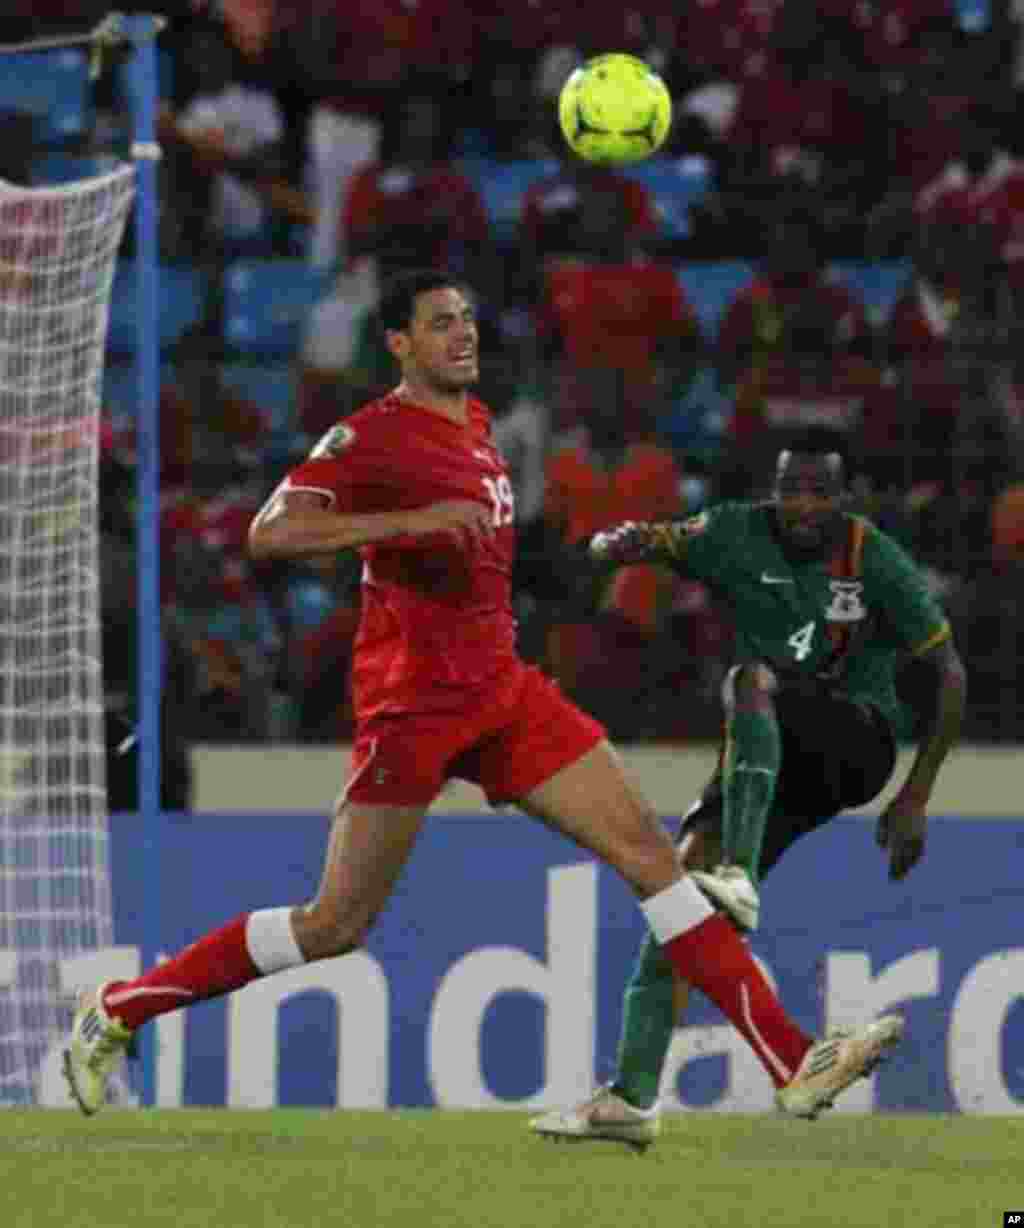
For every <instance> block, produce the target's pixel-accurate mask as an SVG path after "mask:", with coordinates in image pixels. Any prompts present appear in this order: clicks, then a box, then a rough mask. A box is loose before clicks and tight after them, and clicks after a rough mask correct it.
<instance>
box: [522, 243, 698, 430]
mask: <svg viewBox="0 0 1024 1228" xmlns="http://www.w3.org/2000/svg"><path fill="white" fill-rule="evenodd" d="M538 332H539V335H540V337H541V339H542V342H543V343H545V348H546V349H547V350H548V352H550V353H553V354H556V355H558V356H559V357H562V358H564V359H565V361H566V363H567V364H568V365H569V366H571V367H573V368H575V369H576V370H580V371H600V372H605V373H606V374H607V376H608V378H609V379H611V381H612V383H613V384H616V385H617V386H619V388H620V390H621V392H622V393H623V394H625V398H626V400H625V404H624V405H623V409H624V410H628V409H629V407H630V406H631V405H636V404H640V405H643V404H645V403H646V402H648V401H649V398H650V396H651V392H652V385H653V381H654V377H655V374H656V366H657V364H658V363H661V362H665V361H668V360H671V361H672V362H673V365H678V363H679V362H680V361H682V360H683V356H684V355H687V356H690V355H692V354H693V352H694V350H695V349H696V348H697V346H698V345H699V344H700V328H699V325H698V322H697V316H696V313H695V311H694V309H693V307H692V306H691V305H690V303H689V302H688V301H687V299H686V297H685V295H684V294H683V291H682V288H681V287H680V285H679V281H678V279H677V278H676V277H675V275H674V273H673V272H672V270H671V269H670V268H668V267H667V266H666V265H659V264H635V263H634V264H626V263H620V264H575V263H563V264H560V265H558V266H556V267H552V268H550V269H549V270H548V273H547V276H546V279H545V293H544V298H543V301H542V303H541V306H540V309H539V314H538ZM620 381H621V383H620Z"/></svg>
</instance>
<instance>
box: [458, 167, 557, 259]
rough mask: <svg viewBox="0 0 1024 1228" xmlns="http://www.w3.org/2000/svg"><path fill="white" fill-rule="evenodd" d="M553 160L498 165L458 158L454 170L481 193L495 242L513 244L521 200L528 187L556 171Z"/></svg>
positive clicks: (519, 215)
mask: <svg viewBox="0 0 1024 1228" xmlns="http://www.w3.org/2000/svg"><path fill="white" fill-rule="evenodd" d="M558 166H559V164H558V162H557V160H556V159H554V158H524V159H519V160H517V161H515V162H498V161H495V160H492V159H490V158H460V159H459V160H458V162H456V167H457V168H458V170H460V171H461V172H462V174H463V175H465V176H466V178H467V179H468V180H469V182H470V183H471V184H472V185H473V187H475V188H476V190H477V191H478V192H479V193H480V196H481V199H482V200H483V202H484V209H485V210H486V211H487V218H488V221H489V222H490V224H491V232H492V234H493V236H494V241H495V242H496V243H501V244H509V243H513V242H514V241H515V238H516V234H517V233H518V229H519V220H520V217H521V216H522V209H523V197H524V196H525V195H526V189H527V188H528V187H530V185H531V184H534V183H536V182H537V180H538V179H543V178H545V177H546V176H547V175H554V174H555V173H556V172H557V170H558Z"/></svg>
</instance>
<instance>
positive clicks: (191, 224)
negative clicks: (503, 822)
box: [0, 0, 1024, 742]
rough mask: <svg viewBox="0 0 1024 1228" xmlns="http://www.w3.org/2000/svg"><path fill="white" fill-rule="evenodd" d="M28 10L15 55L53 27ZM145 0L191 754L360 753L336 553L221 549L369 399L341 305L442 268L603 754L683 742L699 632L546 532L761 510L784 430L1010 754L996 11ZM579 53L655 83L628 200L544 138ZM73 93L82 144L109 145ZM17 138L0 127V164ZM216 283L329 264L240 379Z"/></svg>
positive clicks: (542, 589)
mask: <svg viewBox="0 0 1024 1228" xmlns="http://www.w3.org/2000/svg"><path fill="white" fill-rule="evenodd" d="M28 7H29V8H31V10H32V11H31V13H27V14H26V15H25V16H24V17H23V18H22V19H21V23H22V24H21V26H19V27H18V29H19V33H22V34H23V33H25V32H41V31H45V29H46V28H48V27H47V20H50V21H60V20H63V21H69V20H71V18H72V16H73V14H71V13H69V11H68V10H69V6H68V4H67V3H66V2H65V3H61V4H60V5H56V4H55V5H53V8H54V10H55V12H54V14H53V15H50V16H49V17H47V15H46V14H45V8H46V6H45V5H41V4H39V3H33V4H32V5H31V6H28ZM129 7H131V6H129ZM146 7H147V10H148V11H153V9H156V10H157V11H160V9H161V6H160V5H153V6H146ZM14 9H15V14H16V12H17V5H15V6H14ZM57 10H59V11H57ZM41 12H42V13H43V14H44V15H43V16H42V17H41V16H40V13H41ZM167 12H168V17H169V22H168V26H167V28H166V30H165V31H164V33H163V34H162V35H161V39H160V51H161V64H162V98H161V107H160V119H159V127H160V137H161V142H162V144H163V148H164V159H163V162H162V164H161V169H160V239H161V252H162V256H161V258H162V260H163V261H164V263H165V264H167V265H168V266H181V267H186V268H190V269H194V270H198V271H199V272H200V274H201V277H202V286H203V300H202V310H201V312H200V313H199V318H198V320H197V321H195V322H194V323H192V324H191V325H190V326H189V327H188V328H186V329H184V330H183V331H182V333H181V335H180V336H178V337H177V338H175V340H174V343H173V345H171V346H170V347H168V349H167V350H166V352H165V354H164V359H165V362H164V368H163V371H164V378H163V387H162V393H161V437H162V455H163V471H162V475H161V482H162V500H163V510H162V522H161V536H162V567H163V573H162V574H163V600H164V617H165V639H166V642H167V644H168V654H167V656H168V666H167V668H168V670H169V671H170V672H171V673H173V675H174V677H173V685H171V683H170V682H169V685H168V695H169V697H170V698H169V700H168V704H169V712H170V722H171V724H172V727H175V728H180V729H181V730H182V731H183V736H184V737H185V738H187V739H188V740H191V741H196V742H201V741H230V742H253V741H257V742H258V741H267V740H287V741H319V740H335V739H338V738H342V739H344V738H345V737H347V736H348V734H349V733H350V732H351V711H350V707H349V703H348V695H347V671H348V663H349V659H350V654H351V646H352V637H353V634H354V630H355V627H356V624H357V621H358V571H357V568H356V567H355V565H354V563H353V560H352V559H350V558H347V557H341V558H338V559H331V560H327V561H323V562H318V563H316V564H313V563H310V564H308V565H283V564H277V563H275V564H261V565H259V566H257V565H254V564H253V563H252V562H250V561H249V560H247V558H246V556H245V550H244V543H245V533H246V528H247V524H248V521H249V519H250V517H251V515H252V514H253V512H254V511H255V510H256V508H257V507H258V506H259V505H260V503H261V502H262V501H263V499H264V498H265V497H266V495H267V493H268V492H269V491H270V490H271V489H272V488H273V486H274V485H275V484H276V482H277V481H278V480H279V479H280V477H281V475H282V474H283V473H284V472H285V471H286V469H287V468H288V466H289V465H290V464H292V463H294V462H295V461H296V460H297V459H299V458H300V457H301V456H302V455H303V454H304V451H305V450H306V449H308V447H309V446H310V445H311V444H312V442H314V441H315V440H316V438H317V437H318V435H319V434H320V433H322V432H323V431H324V430H326V429H327V428H328V427H329V426H330V425H331V424H332V423H333V422H335V421H337V420H338V419H339V418H341V417H344V416H345V414H347V413H348V412H351V410H352V409H353V408H355V407H356V406H358V405H359V404H361V403H362V402H363V401H365V400H366V399H367V398H369V397H371V396H373V395H375V394H377V393H379V392H381V391H384V390H386V389H387V388H388V387H389V386H390V384H391V383H392V382H393V378H394V372H393V370H392V369H391V367H390V364H389V360H388V357H387V354H386V352H385V350H384V348H383V344H382V339H381V337H380V335H379V334H378V332H377V330H376V327H375V315H374V311H375V304H376V296H377V293H378V287H379V285H380V282H381V279H382V278H384V277H385V276H387V274H388V273H389V272H390V271H391V270H392V269H394V268H398V267H404V266H408V265H416V266H421V265H432V266H437V265H443V266H446V267H448V268H450V269H452V270H453V271H455V272H456V273H458V274H460V275H461V276H463V277H464V278H465V279H466V281H467V283H468V284H469V285H470V286H471V287H472V288H473V290H474V291H475V292H476V294H477V295H478V296H479V304H480V318H481V328H482V349H483V351H484V367H483V376H482V387H481V395H482V396H483V397H484V399H485V400H487V401H488V402H489V404H491V406H492V407H493V409H494V411H495V414H496V425H495V435H496V439H497V442H498V444H499V446H500V447H501V448H502V450H503V451H504V453H505V455H506V457H507V459H508V461H509V463H510V466H511V468H512V471H513V474H514V477H515V484H516V489H517V496H518V519H519V524H520V535H521V547H520V553H519V558H518V561H517V566H516V572H515V603H516V607H517V614H518V617H519V625H520V633H521V636H522V649H523V652H524V654H525V655H526V656H527V657H528V658H530V659H532V660H535V661H538V662H541V663H543V664H544V665H545V667H546V668H548V669H550V670H551V671H552V672H553V673H554V674H555V675H556V676H557V677H558V678H559V680H560V681H561V683H562V685H563V687H564V688H565V689H566V690H567V691H568V692H569V693H570V694H572V695H573V696H574V697H575V698H577V699H578V700H579V701H580V702H581V703H582V704H583V705H584V706H585V707H587V708H588V709H589V710H591V711H593V712H594V713H595V714H596V715H597V716H598V717H599V718H600V719H602V720H604V721H605V722H606V723H607V724H608V726H609V728H610V729H611V731H612V733H613V735H614V736H615V737H616V738H618V739H621V740H626V741H629V740H634V739H684V738H693V737H705V736H714V735H715V733H716V732H717V728H718V723H719V714H718V699H717V695H718V686H719V683H720V681H721V677H722V675H723V672H724V669H725V667H726V664H727V663H728V660H729V652H730V628H729V624H728V619H727V617H726V616H725V614H724V612H723V611H721V610H718V609H716V608H715V607H714V606H713V605H712V603H711V602H710V601H709V598H708V594H707V593H706V591H705V590H704V589H703V587H702V586H701V585H699V584H693V583H687V582H684V581H682V580H680V579H679V578H678V577H675V576H673V575H670V574H667V573H663V572H662V571H660V570H659V569H656V568H645V567H640V568H630V569H626V570H624V571H622V572H620V573H619V574H618V576H616V577H615V579H614V580H613V581H612V582H611V583H604V584H601V585H599V586H595V584H594V583H593V582H591V581H590V580H589V579H588V577H587V576H586V575H584V574H581V572H580V570H579V568H578V566H576V565H575V564H574V563H573V559H574V557H575V555H574V553H573V550H572V547H573V545H574V544H575V543H578V542H579V541H581V540H582V539H583V538H585V537H586V536H587V535H589V534H590V533H592V532H595V531H596V530H598V529H600V528H602V527H604V526H606V525H608V524H610V523H614V522H616V521H618V520H622V519H650V518H668V517H673V516H682V515H687V514H692V513H694V512H696V511H698V510H700V508H701V507H702V506H704V505H706V504H707V503H709V502H712V501H715V500H719V499H722V498H735V497H750V496H756V495H759V494H762V493H764V492H765V490H766V488H767V485H768V483H769V481H770V469H771V462H772V458H773V454H774V450H775V447H776V443H777V440H778V438H779V437H780V433H781V432H784V431H785V430H786V429H787V428H790V427H792V426H794V425H806V424H811V423H816V424H821V425H824V426H827V427H829V428H830V429H832V430H834V431H836V432H837V433H838V434H840V435H841V436H842V437H843V438H844V440H845V443H846V445H847V447H848V449H849V450H850V452H851V454H852V455H853V456H854V457H855V460H856V469H855V481H854V487H855V494H856V499H857V502H858V504H859V505H860V506H861V507H862V508H863V510H864V511H865V512H866V513H867V514H869V515H870V516H872V517H873V518H874V519H875V520H876V521H877V522H878V523H879V524H880V525H881V526H882V527H883V528H885V529H886V530H888V531H889V532H891V533H893V534H894V535H895V536H897V537H898V538H899V539H900V540H901V541H902V542H904V543H905V544H906V545H907V546H908V547H909V548H910V549H911V550H912V551H913V552H914V553H915V555H916V556H917V557H918V558H919V559H920V560H921V562H922V563H923V564H924V566H925V567H926V568H927V572H928V575H929V578H930V582H931V584H932V585H933V586H934V589H935V591H936V592H937V593H938V594H939V595H940V596H941V597H942V599H943V601H944V602H945V604H946V606H947V608H948V610H949V612H950V614H951V617H952V618H953V620H954V622H955V625H956V627H957V631H958V635H959V639H960V644H961V648H962V651H963V653H964V656H965V658H966V661H967V665H968V669H969V671H970V681H971V697H970V715H969V720H968V729H967V735H968V737H970V738H973V739H975V740H1010V739H1019V738H1021V737H1022V736H1024V705H1022V704H1021V702H1020V700H1019V698H1018V697H1019V695H1020V694H1021V691H1022V687H1021V683H1022V682H1024V643H1020V644H1019V643H1018V639H1019V637H1020V636H1021V635H1022V628H1024V619H1022V618H1021V612H1022V611H1021V606H1022V605H1024V465H1022V461H1024V359H1022V354H1024V347H1022V346H1021V336H1020V330H1019V326H1018V318H1019V316H1020V311H1019V300H1020V299H1021V297H1022V294H1024V149H1022V148H1021V140H1022V137H1021V133H1022V132H1024V125H1022V124H1021V123H1020V110H1021V108H1020V102H1021V82H1022V81H1024V8H1019V6H1017V5H1016V4H1014V3H1009V0H1004V2H1003V3H1001V4H1000V3H995V4H993V5H992V6H991V7H986V8H977V9H970V10H967V9H963V8H961V9H956V8H954V7H953V6H952V4H951V3H949V2H948V0H827V3H823V2H820V0H819V2H817V3H808V2H807V0H696V2H694V3H687V4H681V3H672V2H670V0H630V2H628V3H627V4H625V5H623V6H612V7H611V8H607V7H606V6H599V5H591V6H580V5H578V4H576V3H569V2H568V0H543V2H542V0H525V3H522V4H518V5H503V4H498V3H495V2H494V0H376V2H375V3H374V4H373V5H369V4H365V3H362V2H361V0H222V3H221V4H220V5H214V6H211V5H208V4H206V3H195V4H191V5H190V4H185V3H183V4H182V5H181V8H180V11H172V10H171V9H168V10H167ZM81 19H82V15H81V14H78V20H79V21H81ZM11 20H12V19H10V18H9V19H8V22H9V23H10V21H11ZM609 49H618V50H628V51H632V52H634V53H635V54H637V55H640V56H643V57H645V58H646V59H647V60H648V62H650V63H651V64H652V65H653V66H654V67H656V68H657V69H658V71H659V72H660V73H662V75H663V76H664V78H665V80H666V81H667V83H668V85H669V87H670V90H671V92H672V95H673V99H674V105H675V122H674V126H673V130H672V134H671V136H670V140H669V144H668V146H667V147H666V148H665V149H664V150H662V151H661V154H660V155H659V157H658V159H656V160H655V163H656V166H655V165H653V164H652V167H649V168H647V171H646V175H647V177H646V178H645V177H644V175H634V174H629V173H627V172H626V171H624V170H615V169H608V168H595V167H592V166H588V165H586V164H583V163H581V162H579V161H578V160H576V159H574V158H573V157H572V156H571V155H568V154H567V153H566V151H565V149H564V147H563V144H562V142H561V139H560V136H559V134H558V131H557V126H556V121H555V106H554V99H555V98H556V97H557V93H558V90H559V88H560V86H561V84H562V83H563V81H564V80H565V78H566V76H567V75H568V73H569V72H570V71H572V69H573V68H574V67H575V66H576V65H577V64H578V63H579V62H580V61H581V60H582V59H583V58H585V57H586V56H587V55H588V54H590V53H592V52H596V51H604V50H609ZM105 88H106V93H105V94H104V83H103V82H102V81H101V82H100V95H99V107H98V109H97V111H96V117H95V122H94V124H93V125H92V128H91V130H90V132H89V134H88V139H87V140H86V141H85V142H83V145H82V150H83V151H84V152H95V151H96V150H104V149H111V148H116V147H117V146H118V142H119V141H120V142H122V143H123V142H124V131H123V126H124V106H123V100H122V99H120V98H119V97H118V91H117V88H116V83H115V84H113V85H112V84H109V83H108V84H107V85H106V87H105ZM26 142H27V143H28V144H30V142H31V136H30V134H29V135H28V136H26ZM30 154H31V150H30V149H29V151H28V154H26V153H25V149H24V148H22V150H21V155H19V152H18V149H17V148H15V145H14V143H13V142H12V145H11V147H10V148H9V149H8V150H7V151H6V153H5V154H4V157H5V158H6V159H7V162H8V167H7V170H6V171H4V170H2V169H0V174H6V175H7V177H16V174H12V173H11V168H10V163H11V162H12V160H13V161H14V162H15V163H16V162H17V158H18V157H19V156H22V155H24V156H29V155H30ZM655 170H657V171H658V173H660V174H662V176H663V178H662V179H661V180H658V179H657V177H656V175H655ZM524 176H525V177H524ZM512 182H515V183H516V184H517V185H518V187H517V189H516V191H515V192H513V193H511V194H508V193H507V192H506V189H507V188H508V185H509V184H510V183H512ZM694 182H699V184H700V185H701V187H700V190H699V191H696V192H694V191H692V190H691V189H692V184H693V183H694ZM503 192H505V193H506V194H504V195H503V194H502V193H503ZM510 201H511V207H510V205H509V202H510ZM125 255H126V258H130V257H131V249H130V240H129V242H128V246H127V247H126V253H125ZM240 261H241V262H247V264H252V263H253V262H255V263H256V264H259V263H260V262H268V264H269V265H273V266H274V267H275V268H276V267H281V266H282V265H287V266H288V267H289V268H292V269H294V268H296V267H299V268H303V269H306V270H308V271H309V272H310V274H311V275H313V274H315V275H316V276H318V277H319V278H321V281H319V282H318V283H317V284H319V285H322V287H323V290H322V293H321V294H319V296H317V298H316V299H315V300H314V301H313V302H311V303H310V304H309V307H308V310H306V309H304V310H303V311H302V312H301V313H300V318H299V319H298V321H297V328H296V332H295V336H294V343H293V345H292V347H291V349H290V350H288V352H285V353H280V352H278V353H274V354H272V355H263V356H259V355H257V356H256V357H254V356H253V354H252V353H249V354H248V355H246V356H245V359H244V361H239V354H238V352H237V347H235V348H233V346H232V342H231V330H230V328H227V327H226V324H225V320H226V313H227V312H228V310H229V308H228V305H227V304H228V301H229V299H230V297H231V293H232V284H233V283H232V282H231V276H232V275H231V270H232V269H233V268H235V267H237V264H238V262H240ZM843 269H855V270H857V271H858V276H857V277H844V276H842V275H841V274H842V270H843ZM876 275H877V284H876V282H873V281H872V278H873V277H875V276H876ZM886 278H887V279H888V280H886ZM883 282H884V283H885V285H888V286H889V290H888V292H886V291H885V290H884V287H883ZM880 287H883V288H882V289H881V290H879V288H880ZM876 291H879V292H876ZM270 308H271V310H272V309H273V301H271V304H270ZM107 410H108V419H109V420H108V435H107V446H106V449H105V453H104V466H103V471H104V506H105V509H106V515H105V529H104V535H105V541H106V544H107V559H108V563H109V565H108V566H107V568H106V576H107V579H106V584H107V608H108V609H109V610H112V611H117V612H118V613H117V622H118V623H120V624H123V628H122V629H123V631H124V634H123V635H121V634H119V632H118V630H116V629H115V630H114V631H113V632H111V633H110V634H109V635H108V639H109V641H110V642H109V644H108V672H109V673H110V675H111V679H112V681H111V687H112V689H113V690H115V691H118V692H119V693H120V692H121V691H123V694H124V695H125V696H126V697H127V696H128V695H129V694H130V692H131V676H132V670H133V664H132V659H133V658H132V654H133V651H134V649H133V642H134V641H133V633H132V632H131V630H130V623H131V614H132V605H133V602H134V594H133V591H132V582H133V572H132V569H131V567H130V566H127V565H126V563H127V561H128V560H130V558H131V556H132V550H133V545H132V535H133V519H132V514H131V513H132V502H131V501H132V497H133V485H132V480H131V479H132V466H133V446H134V442H133V439H134V436H133V427H132V421H131V413H130V410H129V412H125V410H124V407H123V406H120V407H119V406H118V405H117V404H115V403H114V402H113V401H111V403H110V404H109V405H108V406H107ZM912 683H913V680H912V677H910V678H909V679H908V683H907V685H912ZM119 688H120V690H119ZM125 703H126V719H128V718H129V716H130V713H128V712H127V708H130V701H129V700H128V699H126V700H125Z"/></svg>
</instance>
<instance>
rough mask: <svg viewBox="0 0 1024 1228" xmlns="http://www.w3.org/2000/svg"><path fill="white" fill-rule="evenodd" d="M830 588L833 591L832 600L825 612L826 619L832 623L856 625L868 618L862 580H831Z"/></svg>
mask: <svg viewBox="0 0 1024 1228" xmlns="http://www.w3.org/2000/svg"><path fill="white" fill-rule="evenodd" d="M828 586H829V588H830V589H831V590H832V600H831V602H830V603H829V605H828V608H827V609H826V610H825V618H826V619H827V620H828V621H829V622H830V623H856V622H860V620H861V619H862V618H867V616H868V611H867V607H866V606H865V605H864V601H863V594H864V585H863V584H862V583H861V581H860V580H830V581H829V584H828Z"/></svg>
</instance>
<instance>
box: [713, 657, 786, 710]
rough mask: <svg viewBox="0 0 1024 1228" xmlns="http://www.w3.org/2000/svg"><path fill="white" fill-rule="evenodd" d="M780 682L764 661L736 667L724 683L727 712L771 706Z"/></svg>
mask: <svg viewBox="0 0 1024 1228" xmlns="http://www.w3.org/2000/svg"><path fill="white" fill-rule="evenodd" d="M778 686H779V680H778V678H776V676H775V673H774V671H773V670H771V669H770V668H769V667H768V666H767V665H765V664H764V662H763V661H754V662H751V663H750V664H749V665H734V666H733V668H732V669H731V670H729V672H728V674H726V676H725V681H724V682H723V683H722V702H723V703H724V704H725V708H726V711H727V712H742V711H743V710H744V709H747V710H749V709H751V708H754V709H757V708H763V707H766V706H770V704H771V702H772V696H773V695H774V694H775V692H776V691H777V690H778Z"/></svg>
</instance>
